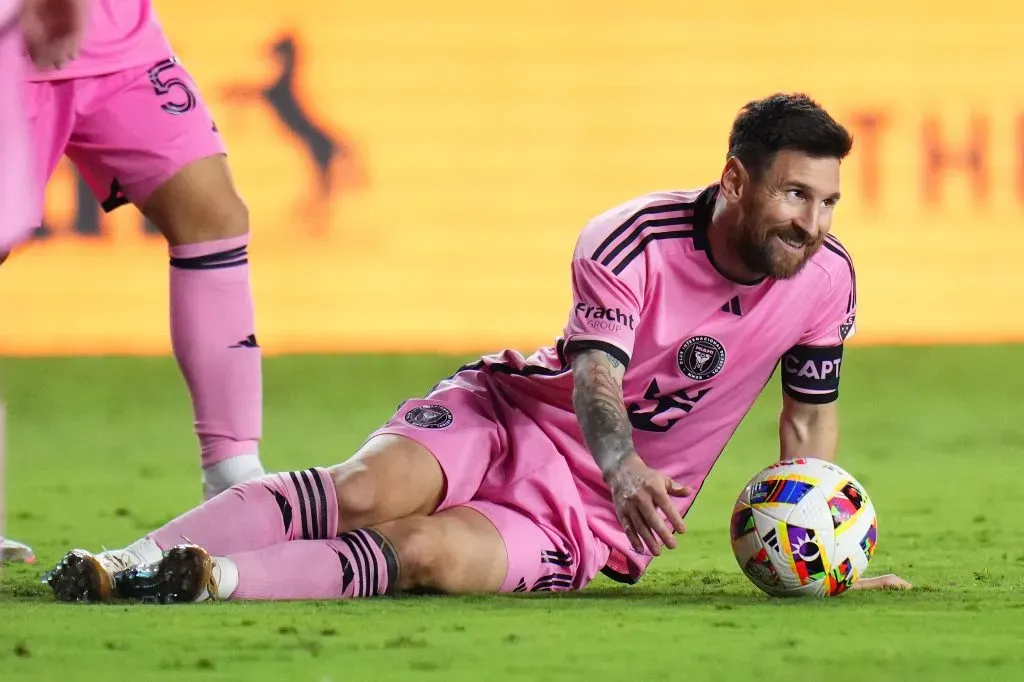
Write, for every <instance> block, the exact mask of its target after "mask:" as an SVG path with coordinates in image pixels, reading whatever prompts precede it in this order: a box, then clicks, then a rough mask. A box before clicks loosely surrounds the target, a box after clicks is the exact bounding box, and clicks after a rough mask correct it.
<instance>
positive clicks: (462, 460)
mask: <svg viewBox="0 0 1024 682" xmlns="http://www.w3.org/2000/svg"><path fill="white" fill-rule="evenodd" d="M477 388H478V389H479V390H481V391H485V390H486V389H484V388H483V387H482V386H479V387H477ZM500 432H501V426H500V424H498V423H497V421H496V418H495V416H494V413H493V411H492V410H491V409H490V402H489V400H488V399H487V398H486V397H485V395H481V393H479V392H475V391H472V390H467V389H466V388H462V387H452V386H446V387H445V388H441V389H439V390H437V391H434V392H433V393H431V395H430V396H429V397H428V398H427V399H423V400H408V401H406V402H404V403H403V404H402V405H401V407H399V409H398V411H397V412H396V413H395V414H394V415H393V416H392V417H391V419H389V420H388V422H387V423H386V424H385V425H384V426H383V427H381V428H380V429H378V430H377V431H375V432H374V433H373V434H371V435H370V437H369V439H368V440H367V441H366V443H364V444H363V446H362V447H361V448H360V449H359V451H358V452H356V454H355V455H354V456H353V457H352V458H351V459H349V460H348V461H346V462H344V463H342V464H339V465H337V466H335V467H333V468H332V469H331V474H332V476H333V478H334V482H335V489H336V491H337V495H338V507H339V531H340V532H343V531H346V530H352V529H354V528H361V527H364V526H369V525H373V524H376V523H383V522H385V521H391V520H393V519H399V518H402V517H405V516H410V515H417V514H430V513H432V512H434V511H437V510H439V509H446V508H449V507H453V506H456V505H459V504H462V503H464V502H466V501H468V500H470V499H472V498H473V497H474V495H475V494H476V492H477V490H479V488H480V485H481V482H482V481H483V479H484V476H486V474H487V472H488V470H489V469H490V466H491V463H492V462H493V461H494V460H495V459H496V458H497V457H498V455H499V453H500V451H501V447H502V445H501V443H502V438H501V436H500Z"/></svg>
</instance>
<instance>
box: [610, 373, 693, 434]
mask: <svg viewBox="0 0 1024 682" xmlns="http://www.w3.org/2000/svg"><path fill="white" fill-rule="evenodd" d="M710 391H711V389H710V388H703V389H701V390H699V391H690V390H687V389H685V388H684V389H682V390H679V391H675V392H673V393H662V392H661V389H660V388H659V387H658V381H657V379H654V380H652V381H651V385H650V386H648V387H647V391H645V392H644V399H643V400H642V401H640V402H636V403H630V404H629V407H628V412H629V423H630V424H632V425H633V428H634V429H639V430H640V431H653V432H655V433H664V432H665V431H668V430H669V429H671V428H672V427H673V426H674V425H675V423H676V422H677V421H679V420H680V419H682V418H683V417H685V416H686V415H688V414H689V413H690V412H691V411H692V410H693V408H694V407H696V406H697V403H698V402H700V400H701V398H703V397H704V396H706V395H707V394H708V393H709V392H710Z"/></svg>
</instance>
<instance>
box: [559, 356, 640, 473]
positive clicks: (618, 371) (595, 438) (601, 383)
mask: <svg viewBox="0 0 1024 682" xmlns="http://www.w3.org/2000/svg"><path fill="white" fill-rule="evenodd" d="M572 368H573V376H574V390H573V395H572V403H573V407H574V408H575V410H576V418H577V420H578V421H579V424H580V430H581V431H582V432H583V437H584V439H585V440H586V442H587V447H588V448H590V453H591V454H592V455H593V457H594V460H595V461H596V462H597V465H598V467H600V468H601V473H603V474H608V473H609V472H611V471H614V470H615V468H616V467H617V466H618V465H619V463H620V462H622V460H624V459H625V458H626V457H628V456H629V455H631V454H633V453H634V452H635V451H634V449H633V436H632V432H633V428H632V427H631V426H630V424H629V414H628V413H627V412H626V406H625V404H624V402H623V399H622V377H623V375H624V374H625V371H626V370H625V367H623V366H622V363H621V362H619V361H618V360H616V359H615V358H614V357H612V356H611V355H609V354H608V353H605V352H604V351H600V350H590V351H586V352H584V353H580V354H579V355H578V356H576V357H575V358H574V359H573V363H572Z"/></svg>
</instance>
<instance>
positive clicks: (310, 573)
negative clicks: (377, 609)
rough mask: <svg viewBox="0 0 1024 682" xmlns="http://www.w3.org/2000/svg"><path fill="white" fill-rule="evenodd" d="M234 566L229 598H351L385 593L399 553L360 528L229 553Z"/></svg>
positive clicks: (392, 580)
mask: <svg viewBox="0 0 1024 682" xmlns="http://www.w3.org/2000/svg"><path fill="white" fill-rule="evenodd" d="M228 558H229V559H230V560H231V561H233V562H234V564H235V566H236V567H237V569H238V587H237V588H236V589H235V591H234V593H233V594H232V595H231V599H238V600H287V599H352V598H356V597H373V596H376V595H379V594H390V593H391V592H392V591H393V589H394V586H395V584H396V583H397V581H398V569H399V562H398V555H397V554H396V552H395V549H394V547H393V546H392V545H391V543H390V542H389V541H388V540H387V538H385V537H384V536H383V535H381V534H380V533H378V532H377V531H375V530H372V529H369V528H361V529H359V530H354V531H351V532H349V533H345V534H344V535H342V536H340V537H338V538H336V539H333V540H321V541H310V540H298V541H295V542H286V543H282V544H279V545H274V546H273V547H265V548H263V549H258V550H255V551H252V552H245V553H240V554H232V555H229V556H228Z"/></svg>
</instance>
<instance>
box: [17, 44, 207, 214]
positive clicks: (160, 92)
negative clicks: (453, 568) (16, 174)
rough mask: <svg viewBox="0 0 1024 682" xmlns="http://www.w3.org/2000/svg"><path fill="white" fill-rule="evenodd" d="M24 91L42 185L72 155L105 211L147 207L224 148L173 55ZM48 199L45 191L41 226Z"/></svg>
mask: <svg viewBox="0 0 1024 682" xmlns="http://www.w3.org/2000/svg"><path fill="white" fill-rule="evenodd" d="M24 88H25V90H24V93H25V106H26V108H27V113H28V116H29V120H30V123H31V126H32V137H33V141H34V144H35V153H36V161H37V166H38V171H37V172H38V180H39V183H38V184H39V186H40V188H42V187H44V186H45V184H46V181H47V180H48V179H49V177H50V175H51V174H52V173H53V170H54V168H56V166H57V162H58V161H60V157H61V156H62V155H64V154H67V156H68V158H69V159H71V161H72V162H74V164H75V166H76V167H77V168H78V171H79V173H81V175H82V177H83V179H84V180H85V181H86V182H87V183H88V184H89V187H90V188H91V189H92V191H93V194H95V195H96V198H97V200H98V201H99V202H100V204H101V205H102V206H103V209H104V210H105V211H107V212H110V211H112V210H114V209H115V208H117V207H118V206H122V205H124V204H126V203H128V202H131V203H134V204H136V205H137V206H141V205H142V204H144V203H145V202H146V200H147V199H148V198H149V196H150V195H151V194H152V193H153V191H154V190H156V189H157V188H158V187H159V186H160V185H162V184H163V183H164V182H166V181H167V180H169V179H170V178H171V177H172V176H173V175H175V174H176V173H177V172H178V171H180V170H181V169H182V168H184V167H185V166H187V165H189V164H190V163H192V162H194V161H198V160H199V159H202V158H206V157H208V156H214V155H217V154H222V153H224V151H225V148H224V143H223V141H222V140H221V137H220V134H219V133H218V132H217V127H216V126H215V125H214V122H213V118H212V117H211V115H210V112H209V110H208V109H207V108H206V105H205V104H204V103H203V100H202V99H201V97H200V95H199V90H198V88H197V87H196V85H195V83H194V82H193V81H192V78H191V77H190V76H189V75H188V73H187V72H186V71H185V69H184V68H183V67H182V66H181V64H179V63H178V61H177V60H176V59H174V58H169V59H165V60H163V61H161V62H159V63H157V64H152V65H149V66H144V67H138V68H134V69H128V70H125V71H119V72H116V73H112V74H107V75H102V76H94V77H87V78H73V79H68V80H52V81H39V82H27V83H25V85H24ZM43 201H44V197H43V194H42V189H40V191H39V192H38V193H37V195H36V197H35V201H34V203H33V205H34V206H35V208H36V216H35V224H37V225H38V224H39V223H40V222H41V220H42V212H43Z"/></svg>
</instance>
